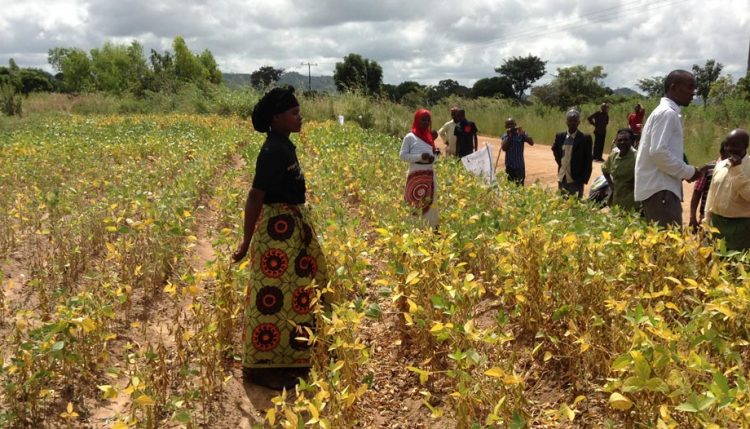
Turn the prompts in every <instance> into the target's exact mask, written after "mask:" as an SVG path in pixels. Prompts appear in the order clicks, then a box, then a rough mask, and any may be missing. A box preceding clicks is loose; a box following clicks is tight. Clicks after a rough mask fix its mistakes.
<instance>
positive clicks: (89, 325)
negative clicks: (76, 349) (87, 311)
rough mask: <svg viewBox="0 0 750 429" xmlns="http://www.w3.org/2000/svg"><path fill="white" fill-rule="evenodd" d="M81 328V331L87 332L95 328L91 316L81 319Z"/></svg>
mask: <svg viewBox="0 0 750 429" xmlns="http://www.w3.org/2000/svg"><path fill="white" fill-rule="evenodd" d="M81 328H83V332H85V333H87V334H88V333H89V332H91V331H93V330H94V329H96V323H95V322H94V321H93V320H91V318H89V317H86V318H84V319H83V320H82V321H81Z"/></svg>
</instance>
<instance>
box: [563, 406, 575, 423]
mask: <svg viewBox="0 0 750 429" xmlns="http://www.w3.org/2000/svg"><path fill="white" fill-rule="evenodd" d="M560 415H561V416H562V417H565V418H567V419H568V420H569V421H571V422H572V421H573V420H575V419H576V413H575V411H573V410H571V409H570V407H569V406H568V404H565V403H563V404H562V405H560Z"/></svg>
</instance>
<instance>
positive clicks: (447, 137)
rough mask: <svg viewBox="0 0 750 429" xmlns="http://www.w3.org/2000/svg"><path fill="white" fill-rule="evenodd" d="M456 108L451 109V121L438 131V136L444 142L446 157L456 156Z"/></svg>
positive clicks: (457, 109)
mask: <svg viewBox="0 0 750 429" xmlns="http://www.w3.org/2000/svg"><path fill="white" fill-rule="evenodd" d="M459 110H460V109H459V108H458V106H453V107H451V120H450V121H448V122H446V123H445V124H443V126H442V127H440V129H439V130H438V135H439V136H440V138H442V139H443V142H445V153H447V154H448V155H454V156H455V155H456V135H455V134H454V131H455V130H456V125H458V116H457V115H458V111H459Z"/></svg>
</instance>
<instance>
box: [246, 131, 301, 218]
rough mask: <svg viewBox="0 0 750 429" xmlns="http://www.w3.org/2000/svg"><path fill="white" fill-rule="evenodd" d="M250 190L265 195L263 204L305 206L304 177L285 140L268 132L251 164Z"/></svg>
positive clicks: (294, 152) (295, 155)
mask: <svg viewBox="0 0 750 429" xmlns="http://www.w3.org/2000/svg"><path fill="white" fill-rule="evenodd" d="M253 188H255V189H259V190H261V191H264V192H265V193H266V195H265V197H264V198H263V203H264V204H273V203H286V204H304V203H305V176H304V174H302V169H301V168H300V166H299V161H298V160H297V152H296V149H295V147H294V144H292V141H291V140H289V138H288V137H286V136H283V135H281V134H277V133H274V132H273V131H271V132H270V133H269V134H268V137H267V138H266V142H265V143H263V146H262V147H261V148H260V153H259V154H258V159H257V160H256V161H255V177H254V178H253Z"/></svg>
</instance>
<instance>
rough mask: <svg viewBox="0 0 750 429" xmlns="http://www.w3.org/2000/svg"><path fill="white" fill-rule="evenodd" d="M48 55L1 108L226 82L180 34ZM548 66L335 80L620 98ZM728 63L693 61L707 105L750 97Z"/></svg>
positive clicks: (378, 91)
mask: <svg viewBox="0 0 750 429" xmlns="http://www.w3.org/2000/svg"><path fill="white" fill-rule="evenodd" d="M48 62H49V64H50V65H51V66H52V68H53V69H54V70H55V74H51V73H48V72H46V71H44V70H40V69H35V68H20V67H18V65H17V64H16V63H15V61H14V60H13V59H10V61H9V64H8V66H7V67H0V110H2V111H3V112H4V113H6V114H16V113H20V109H21V98H20V97H21V96H23V95H28V94H30V93H32V92H44V91H56V92H64V93H79V92H93V91H101V92H106V93H111V94H117V95H122V94H132V95H134V96H136V97H143V96H144V95H146V94H147V93H149V92H152V93H175V92H177V91H179V89H180V88H181V87H183V86H184V85H186V84H193V85H196V86H197V87H198V88H200V89H202V90H204V91H206V90H208V89H210V88H212V87H215V86H217V85H221V84H222V82H223V80H222V73H221V71H220V70H219V68H218V66H217V64H216V60H215V59H214V57H213V54H212V53H211V51H209V50H208V49H206V50H204V51H203V52H201V53H194V52H192V51H191V50H190V49H189V48H188V46H187V43H186V42H185V40H184V39H183V38H182V37H181V36H177V37H175V38H174V40H173V42H172V51H169V50H167V51H164V52H158V51H156V50H154V49H152V50H151V51H150V53H149V55H148V56H146V55H145V53H144V49H143V46H142V45H141V44H140V43H139V42H137V41H133V42H132V43H131V44H129V45H120V44H115V43H111V42H105V43H104V44H103V46H101V47H100V48H94V49H91V50H90V51H89V52H86V51H84V50H82V49H79V48H67V47H56V48H53V49H50V50H49V52H48ZM546 65H547V61H544V60H542V59H541V58H539V57H537V56H534V55H531V54H529V55H527V56H523V57H511V58H507V59H504V60H503V62H502V64H501V65H500V66H498V67H496V68H495V69H494V71H495V73H496V74H497V75H496V76H492V77H486V78H482V79H479V80H477V81H476V82H475V83H474V85H473V86H472V87H470V88H469V87H467V86H464V85H461V84H460V83H459V82H458V81H456V80H453V79H444V80H441V81H439V82H438V83H437V84H436V85H423V84H420V83H419V82H416V81H405V82H401V83H400V84H398V85H391V84H385V83H383V68H382V67H381V66H380V64H378V62H377V61H375V60H371V59H368V58H365V57H363V56H361V55H359V54H356V53H350V54H348V55H346V56H345V57H343V59H342V61H340V62H337V63H336V64H335V67H334V70H333V79H334V81H335V84H336V87H337V89H338V90H339V91H341V92H346V91H355V92H358V93H361V94H363V95H366V96H372V97H380V98H385V99H389V100H391V101H393V102H396V103H402V104H405V105H410V106H419V105H433V104H436V103H437V102H439V101H440V100H442V99H444V98H446V97H451V96H456V97H461V98H480V97H491V98H505V99H510V100H514V101H516V102H519V103H529V102H531V101H533V102H539V103H541V104H545V105H550V106H556V107H559V108H561V109H566V108H568V107H571V106H580V105H582V104H585V103H591V102H599V101H616V97H615V96H614V94H613V90H612V89H611V88H609V87H607V86H606V85H605V84H604V79H605V78H606V76H607V74H606V73H605V72H604V68H603V67H602V66H599V65H596V66H593V67H591V68H588V67H587V66H584V65H574V66H571V67H560V68H558V69H557V72H556V74H553V79H552V80H551V81H550V82H548V83H546V84H543V85H537V86H533V85H534V83H535V82H537V81H538V80H539V79H541V78H542V77H543V76H544V75H545V73H547V70H546ZM722 69H723V65H722V64H721V63H718V62H716V61H715V60H708V61H706V63H705V65H703V66H699V65H697V64H695V65H693V68H692V70H693V72H694V73H695V75H696V79H697V83H698V90H697V92H698V95H700V96H701V98H702V99H703V101H704V105H705V104H706V103H707V102H708V101H709V100H714V99H715V100H721V99H723V98H725V97H731V96H739V97H742V98H747V99H750V77H748V76H745V77H744V78H741V79H740V80H739V81H738V82H736V83H734V82H733V81H732V78H731V76H728V75H727V76H721V71H722ZM283 72H284V69H280V68H275V67H273V66H269V65H266V66H263V67H260V68H259V69H257V70H255V71H253V72H252V73H251V75H250V80H251V85H252V86H253V87H255V88H257V89H259V90H264V89H266V88H268V87H270V86H273V85H275V84H276V82H278V80H279V79H280V77H281V75H282V74H283ZM663 85H664V82H663V77H661V76H653V77H649V78H643V79H640V80H639V81H638V87H639V88H640V90H641V91H643V92H644V93H645V94H646V95H647V96H649V97H657V96H660V95H661V94H662V93H663Z"/></svg>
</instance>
